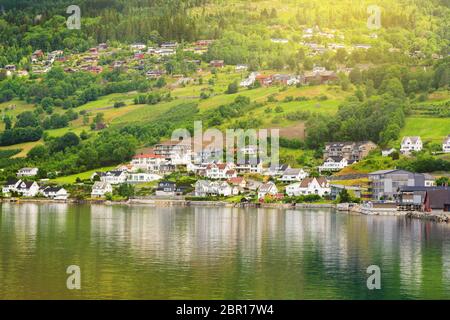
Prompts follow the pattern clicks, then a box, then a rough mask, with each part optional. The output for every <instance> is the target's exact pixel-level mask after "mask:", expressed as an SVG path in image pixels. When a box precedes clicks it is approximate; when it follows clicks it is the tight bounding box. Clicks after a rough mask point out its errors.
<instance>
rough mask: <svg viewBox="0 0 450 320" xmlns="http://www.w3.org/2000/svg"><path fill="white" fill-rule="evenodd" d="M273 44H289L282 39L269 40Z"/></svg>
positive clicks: (286, 40)
mask: <svg viewBox="0 0 450 320" xmlns="http://www.w3.org/2000/svg"><path fill="white" fill-rule="evenodd" d="M270 40H271V41H272V42H273V43H281V44H286V43H288V42H289V40H288V39H282V38H272V39H270Z"/></svg>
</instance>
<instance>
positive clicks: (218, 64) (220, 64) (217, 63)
mask: <svg viewBox="0 0 450 320" xmlns="http://www.w3.org/2000/svg"><path fill="white" fill-rule="evenodd" d="M209 66H210V67H212V68H223V67H224V66H225V62H224V61H223V60H212V61H211V62H210V63H209Z"/></svg>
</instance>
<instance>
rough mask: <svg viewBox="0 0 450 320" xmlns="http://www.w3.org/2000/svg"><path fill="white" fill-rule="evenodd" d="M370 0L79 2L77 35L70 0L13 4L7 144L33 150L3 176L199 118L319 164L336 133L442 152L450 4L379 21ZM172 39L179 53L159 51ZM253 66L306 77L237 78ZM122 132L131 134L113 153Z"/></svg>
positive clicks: (55, 168) (165, 132)
mask: <svg viewBox="0 0 450 320" xmlns="http://www.w3.org/2000/svg"><path fill="white" fill-rule="evenodd" d="M372 2H373V1H359V2H358V3H357V4H355V2H354V1H351V0H344V1H339V2H335V1H331V0H327V1H307V0H300V1H293V0H292V1H242V0H233V1H226V2H224V1H214V0H211V1H208V0H205V1H188V0H177V1H171V2H166V1H148V2H145V1H144V2H141V1H119V0H108V1H96V0H94V1H89V3H88V1H81V2H80V7H81V9H82V12H84V15H83V17H82V20H81V22H82V25H83V26H84V27H83V28H82V29H80V30H76V31H74V30H68V29H67V27H66V23H65V22H66V17H65V16H64V12H65V11H64V8H65V5H66V4H68V3H69V1H67V2H65V1H40V2H39V3H34V2H33V3H31V2H29V1H6V3H5V9H6V11H5V14H3V16H1V17H0V29H1V30H2V32H1V36H0V44H1V46H0V68H1V71H0V112H1V113H2V119H3V121H2V122H0V130H1V135H0V150H14V149H20V150H21V151H20V152H19V153H17V154H14V155H12V156H11V158H10V159H9V158H4V159H2V161H1V163H0V165H1V167H2V168H3V169H4V171H3V175H4V177H3V178H6V177H8V176H9V175H11V174H12V173H13V172H14V171H15V170H16V169H17V168H18V167H20V166H25V165H30V166H39V167H42V168H44V170H43V172H48V173H51V175H55V174H57V173H58V174H59V175H70V174H78V173H79V172H82V171H89V170H92V169H95V168H96V167H101V166H107V167H110V166H113V165H116V164H119V163H120V162H124V161H128V160H129V158H130V156H131V155H132V154H133V153H134V152H135V150H136V149H137V148H141V147H149V146H152V145H153V144H155V143H157V142H158V141H162V140H165V139H167V138H168V137H169V136H170V135H171V132H172V130H174V129H176V128H188V129H191V128H192V126H193V121H202V122H203V124H204V128H211V127H214V128H218V129H220V130H225V129H228V128H243V129H249V128H254V129H257V128H279V129H280V132H281V136H282V137H283V140H282V143H281V145H282V150H281V151H282V152H281V155H282V160H283V161H286V162H289V163H290V164H292V165H301V166H307V167H314V166H316V165H317V164H319V163H320V161H321V157H322V155H321V152H320V151H321V150H322V147H323V145H324V143H325V142H327V141H332V140H354V141H358V140H372V141H374V142H375V143H377V144H378V145H379V146H380V148H384V147H388V146H389V147H390V146H393V147H396V148H398V147H399V142H400V141H401V139H402V137H403V136H406V135H420V136H421V137H422V138H423V140H424V142H425V145H426V148H425V151H424V154H426V155H427V156H434V154H435V153H436V150H437V148H438V144H439V143H441V142H442V140H443V138H444V137H445V136H447V135H448V134H450V122H449V119H450V105H449V101H450V94H449V81H450V80H449V79H450V76H449V70H450V60H449V58H448V54H449V51H448V50H449V42H450V39H449V36H448V30H449V21H450V9H449V8H448V6H447V5H446V3H445V1H432V0H425V1H423V3H421V4H420V5H419V4H417V3H416V2H415V1H412V0H404V1H400V2H399V1H393V0H379V1H376V4H377V5H378V6H379V7H380V10H381V15H382V25H381V26H380V28H377V29H371V28H368V26H367V19H368V16H367V6H368V5H371V4H374V3H372ZM25 8H26V9H25ZM107 8H109V9H111V8H112V9H113V10H108V9H107ZM119 8H120V10H119ZM43 9H45V10H48V14H47V15H45V16H44V17H42V20H40V21H37V22H36V23H29V20H30V19H31V17H34V16H35V13H36V12H39V11H40V10H43ZM430 13H431V15H430ZM144 17H145V19H144ZM119 21H120V23H118V22H119ZM175 42H176V44H174V43H175ZM137 43H138V44H139V45H141V46H143V47H145V49H136V44H137ZM100 44H102V45H100ZM133 44H134V45H135V46H134V47H133ZM165 46H166V47H165ZM161 48H173V49H168V50H169V53H168V54H162V53H155V52H159V51H158V50H159V49H161ZM166 50H167V49H166ZM170 50H172V51H170ZM39 52H41V53H42V54H41V53H39ZM167 52H168V51H166V53H167ZM214 60H221V61H222V60H223V64H224V67H222V66H219V67H217V66H212V65H211V64H210V62H211V61H214ZM239 65H245V68H244V69H243V70H242V69H241V70H238V66H239ZM12 67H13V69H12ZM11 70H12V71H11ZM152 72H157V75H156V76H150V75H149V74H151V73H152ZM158 72H159V73H158ZM252 72H257V73H258V77H260V78H258V79H263V78H270V79H272V80H273V79H277V75H281V77H284V78H291V79H292V78H295V79H297V80H298V83H295V84H292V83H291V85H288V84H286V83H284V84H283V82H277V80H273V82H270V83H263V80H256V81H255V82H254V83H253V84H252V85H251V86H250V87H249V88H247V87H243V86H240V85H239V84H240V83H241V81H243V80H244V79H246V78H248V77H249V76H250V75H251V73H252ZM323 74H327V77H330V78H324V77H325V76H323ZM308 79H309V80H308ZM324 79H325V80H324ZM297 80H296V81H297ZM260 81H261V83H260ZM114 137H121V138H120V139H118V140H119V141H120V142H121V143H125V144H126V146H124V147H123V148H121V147H120V145H115V147H116V149H115V152H113V153H112V154H111V155H108V154H107V153H106V151H105V150H107V149H108V148H111V147H112V146H111V144H112V142H113V141H114V139H115V138H114ZM117 143H119V142H117ZM104 144H107V145H104ZM99 146H104V147H105V148H104V149H102V150H100V152H98V151H97V150H96V149H98V148H99ZM110 150H113V149H110ZM30 151H31V153H30V155H29V156H28V157H27V155H28V153H29V152H30ZM101 154H106V155H108V156H107V157H106V158H105V159H103V158H102V157H103V156H101ZM91 156H92V157H94V158H93V159H94V160H93V161H89V159H90V158H89V157H91ZM377 156H378V155H374V157H377ZM437 156H438V157H440V158H444V159H445V157H442V156H440V155H437ZM373 159H375V158H373ZM410 160H411V159H410ZM410 160H408V161H410ZM405 161H406V160H405ZM411 161H413V159H412V160H411ZM377 163H378V162H377ZM379 163H381V162H379ZM400 164H401V162H400ZM392 165H396V164H395V163H384V164H380V165H378V166H379V167H383V166H392ZM376 167H377V165H373V164H370V165H367V166H366V167H364V164H360V165H359V167H358V166H355V167H353V168H350V171H351V170H356V171H358V170H361V171H364V170H365V169H367V168H370V170H371V169H374V168H375V169H376Z"/></svg>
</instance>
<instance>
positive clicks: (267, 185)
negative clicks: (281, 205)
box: [259, 182, 275, 192]
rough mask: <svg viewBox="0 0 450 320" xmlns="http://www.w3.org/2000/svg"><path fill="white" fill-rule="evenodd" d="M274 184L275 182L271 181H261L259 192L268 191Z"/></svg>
mask: <svg viewBox="0 0 450 320" xmlns="http://www.w3.org/2000/svg"><path fill="white" fill-rule="evenodd" d="M274 186H275V184H274V183H272V182H267V183H263V184H262V185H260V186H259V191H260V192H269V191H270V189H271V188H272V187H274Z"/></svg>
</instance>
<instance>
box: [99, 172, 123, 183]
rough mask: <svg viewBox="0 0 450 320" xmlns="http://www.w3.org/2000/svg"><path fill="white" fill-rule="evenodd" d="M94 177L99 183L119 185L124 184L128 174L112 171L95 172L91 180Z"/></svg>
mask: <svg viewBox="0 0 450 320" xmlns="http://www.w3.org/2000/svg"><path fill="white" fill-rule="evenodd" d="M95 176H99V177H100V181H102V182H106V183H110V184H121V183H125V182H126V181H127V178H128V173H127V172H126V171H120V170H114V171H107V172H95V173H94V174H92V177H91V179H92V180H93V179H94V178H95Z"/></svg>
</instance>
